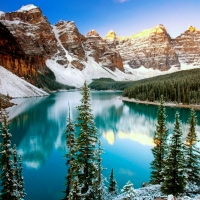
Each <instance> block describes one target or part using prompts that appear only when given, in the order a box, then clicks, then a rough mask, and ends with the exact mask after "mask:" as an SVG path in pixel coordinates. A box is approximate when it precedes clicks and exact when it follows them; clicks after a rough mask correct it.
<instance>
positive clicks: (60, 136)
mask: <svg viewBox="0 0 200 200" xmlns="http://www.w3.org/2000/svg"><path fill="white" fill-rule="evenodd" d="M120 94H121V92H101V91H92V92H91V107H92V109H93V114H94V116H95V123H96V126H97V128H98V133H99V137H100V139H101V141H102V143H103V148H104V151H105V153H104V154H103V155H102V158H103V166H104V167H105V168H107V169H106V170H105V171H104V172H103V174H104V176H106V177H107V179H108V180H109V175H110V172H111V169H112V168H113V169H114V175H115V179H116V180H117V183H118V187H119V189H121V188H122V187H123V185H124V184H125V183H126V182H127V181H128V180H130V181H131V182H132V183H133V184H134V187H135V188H139V187H141V184H142V182H147V181H149V176H150V163H151V161H152V159H153V156H152V153H151V149H152V147H153V143H152V137H153V133H154V131H155V124H156V120H157V118H156V117H157V108H158V107H157V106H153V105H142V104H135V103H129V102H122V101H121V100H120V99H119V98H118V97H119V95H120ZM80 99H81V95H80V92H79V91H71V92H59V93H54V94H51V95H50V96H47V97H40V98H39V97H35V98H25V99H24V98H22V99H15V100H14V102H16V103H17V104H18V105H17V106H13V107H12V108H10V109H9V112H10V113H9V118H10V120H11V122H10V133H12V135H13V137H12V143H13V144H14V143H15V144H17V147H18V153H19V154H22V155H23V167H24V169H23V174H24V180H25V190H26V193H27V197H26V200H58V199H61V198H62V197H64V195H63V193H62V191H64V189H65V176H66V173H67V168H66V165H65V160H64V159H63V157H64V155H65V154H66V152H67V149H66V143H65V134H64V131H65V127H66V120H67V117H68V112H69V110H68V102H69V104H70V108H71V116H72V118H73V119H74V120H76V117H77V115H78V112H77V109H76V107H77V106H78V105H80ZM177 110H178V111H179V112H180V119H181V120H182V130H183V134H184V135H185V134H186V133H187V130H188V125H187V121H188V118H189V114H190V110H189V109H180V108H169V107H167V108H166V113H167V127H168V129H169V133H170V132H171V131H172V130H173V123H174V115H175V112H176V111H177ZM197 116H198V119H199V122H200V112H197ZM197 132H198V135H199V136H200V126H199V123H198V126H197Z"/></svg>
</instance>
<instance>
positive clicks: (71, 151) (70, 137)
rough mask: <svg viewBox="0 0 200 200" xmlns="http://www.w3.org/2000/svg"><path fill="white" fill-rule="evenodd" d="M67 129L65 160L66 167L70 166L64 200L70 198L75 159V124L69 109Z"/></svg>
mask: <svg viewBox="0 0 200 200" xmlns="http://www.w3.org/2000/svg"><path fill="white" fill-rule="evenodd" d="M67 121H68V123H67V128H66V132H65V133H66V144H67V147H68V154H66V156H65V158H66V159H67V162H66V165H67V166H68V173H67V176H66V180H67V182H66V190H65V193H66V194H65V198H64V199H63V200H67V199H68V197H69V192H70V189H71V188H72V185H73V175H74V174H73V173H74V172H73V170H74V169H73V162H74V159H75V136H74V134H75V128H74V123H73V121H72V120H71V118H70V109H69V118H68V120H67Z"/></svg>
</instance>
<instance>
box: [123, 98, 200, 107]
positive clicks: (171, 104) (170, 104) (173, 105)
mask: <svg viewBox="0 0 200 200" xmlns="http://www.w3.org/2000/svg"><path fill="white" fill-rule="evenodd" d="M120 99H121V100H122V101H126V102H132V103H139V104H148V105H155V106H158V105H160V102H151V101H140V100H136V99H133V98H131V99H129V98H128V97H122V96H120ZM164 106H167V107H177V108H193V109H195V110H200V105H184V104H175V103H165V104H164Z"/></svg>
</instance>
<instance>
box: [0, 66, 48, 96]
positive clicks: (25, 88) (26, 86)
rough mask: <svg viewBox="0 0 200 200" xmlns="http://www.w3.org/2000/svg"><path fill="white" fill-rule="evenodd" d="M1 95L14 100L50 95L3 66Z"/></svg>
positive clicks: (0, 74) (0, 75) (0, 78)
mask: <svg viewBox="0 0 200 200" xmlns="http://www.w3.org/2000/svg"><path fill="white" fill-rule="evenodd" d="M0 93H1V94H4V95H9V96H10V97H13V98H16V97H32V96H44V95H48V93H46V92H45V91H43V90H41V89H39V88H37V87H35V86H33V85H31V84H30V83H28V82H26V81H25V80H23V79H21V78H19V77H18V76H16V75H15V74H13V73H12V72H10V71H8V70H7V69H5V68H3V67H2V66H0Z"/></svg>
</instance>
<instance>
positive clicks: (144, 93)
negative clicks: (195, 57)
mask: <svg viewBox="0 0 200 200" xmlns="http://www.w3.org/2000/svg"><path fill="white" fill-rule="evenodd" d="M199 80H200V69H193V70H187V71H180V72H176V73H172V74H167V75H163V76H158V77H154V78H149V79H144V80H140V81H135V82H133V83H132V84H131V86H130V87H128V88H126V89H124V92H123V96H124V97H128V98H134V99H138V100H142V101H152V102H153V101H159V99H160V96H161V95H163V98H164V99H165V101H166V102H175V103H183V104H199V103H200V81H199Z"/></svg>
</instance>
